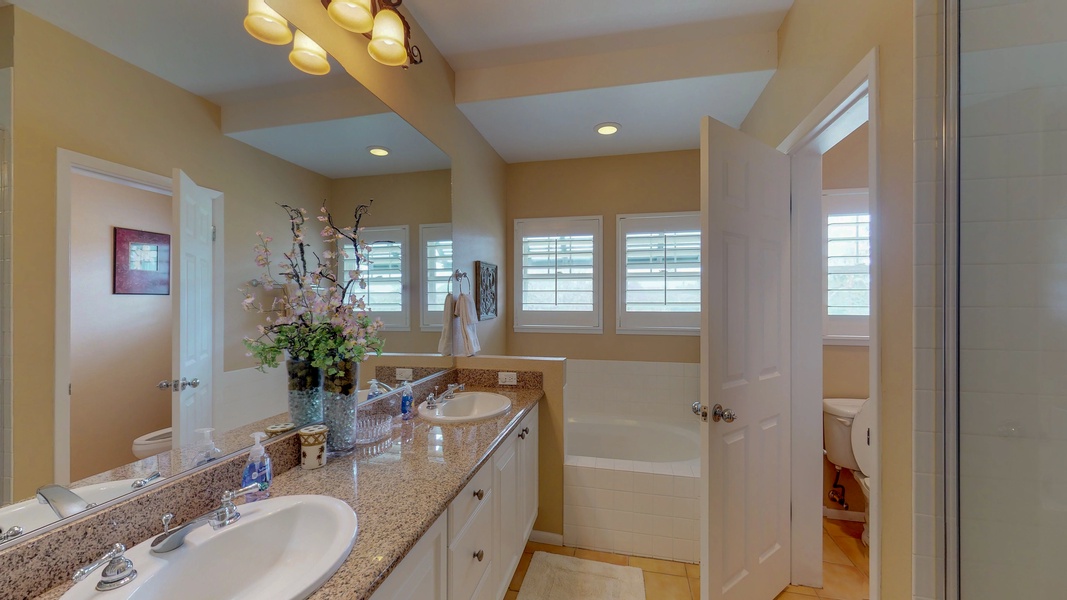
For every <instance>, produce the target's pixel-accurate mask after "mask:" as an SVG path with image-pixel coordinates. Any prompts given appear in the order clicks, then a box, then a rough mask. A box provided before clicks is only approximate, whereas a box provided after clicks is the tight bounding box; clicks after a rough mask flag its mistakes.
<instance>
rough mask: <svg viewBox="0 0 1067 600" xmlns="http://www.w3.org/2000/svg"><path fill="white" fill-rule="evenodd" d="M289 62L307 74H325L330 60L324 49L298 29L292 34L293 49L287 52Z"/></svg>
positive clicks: (328, 70)
mask: <svg viewBox="0 0 1067 600" xmlns="http://www.w3.org/2000/svg"><path fill="white" fill-rule="evenodd" d="M289 62H291V63H293V66H294V67H296V68H298V69H300V70H301V71H303V72H305V73H307V74H309V75H325V74H327V73H329V72H330V61H329V60H327V58H326V51H325V50H323V49H322V46H320V45H318V44H316V43H315V40H313V39H311V38H309V37H308V36H307V34H306V33H304V32H303V31H300V30H299V29H297V30H296V35H294V36H293V49H292V51H290V52H289Z"/></svg>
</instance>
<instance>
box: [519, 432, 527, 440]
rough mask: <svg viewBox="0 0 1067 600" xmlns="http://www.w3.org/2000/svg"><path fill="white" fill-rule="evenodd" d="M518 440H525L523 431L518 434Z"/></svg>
mask: <svg viewBox="0 0 1067 600" xmlns="http://www.w3.org/2000/svg"><path fill="white" fill-rule="evenodd" d="M519 439H520V440H525V439H526V432H525V431H523V432H521V433H519Z"/></svg>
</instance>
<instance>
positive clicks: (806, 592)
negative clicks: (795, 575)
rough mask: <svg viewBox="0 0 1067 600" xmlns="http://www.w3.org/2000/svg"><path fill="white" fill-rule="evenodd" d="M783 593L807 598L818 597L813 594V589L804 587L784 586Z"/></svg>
mask: <svg viewBox="0 0 1067 600" xmlns="http://www.w3.org/2000/svg"><path fill="white" fill-rule="evenodd" d="M785 591H787V592H791V593H793V594H799V595H801V596H807V597H809V598H810V597H812V596H818V595H819V594H817V593H816V592H815V588H810V587H805V586H803V585H787V586H785Z"/></svg>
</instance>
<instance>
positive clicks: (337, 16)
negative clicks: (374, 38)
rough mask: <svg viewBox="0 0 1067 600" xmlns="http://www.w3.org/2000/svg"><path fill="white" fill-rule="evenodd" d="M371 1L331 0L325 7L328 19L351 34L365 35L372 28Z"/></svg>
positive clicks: (372, 12)
mask: <svg viewBox="0 0 1067 600" xmlns="http://www.w3.org/2000/svg"><path fill="white" fill-rule="evenodd" d="M372 2H373V0H333V1H332V2H330V3H329V5H328V6H327V7H326V11H327V12H328V13H329V14H330V18H331V19H333V22H334V23H337V24H338V25H339V26H341V27H342V28H344V29H347V30H349V31H351V32H353V33H367V32H368V31H370V30H371V29H372V28H373V27H374V11H373V10H372V7H371V3H372Z"/></svg>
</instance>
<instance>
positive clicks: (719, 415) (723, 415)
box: [711, 404, 737, 423]
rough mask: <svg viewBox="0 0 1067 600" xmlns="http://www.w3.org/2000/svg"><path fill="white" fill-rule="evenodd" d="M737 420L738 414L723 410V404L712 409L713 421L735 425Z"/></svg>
mask: <svg viewBox="0 0 1067 600" xmlns="http://www.w3.org/2000/svg"><path fill="white" fill-rule="evenodd" d="M736 418H737V413H735V412H734V411H732V410H730V409H729V408H723V407H722V405H721V404H716V405H715V406H714V407H713V408H712V409H711V420H712V421H715V422H716V423H718V422H719V421H726V422H727V423H733V422H734V419H736Z"/></svg>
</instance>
